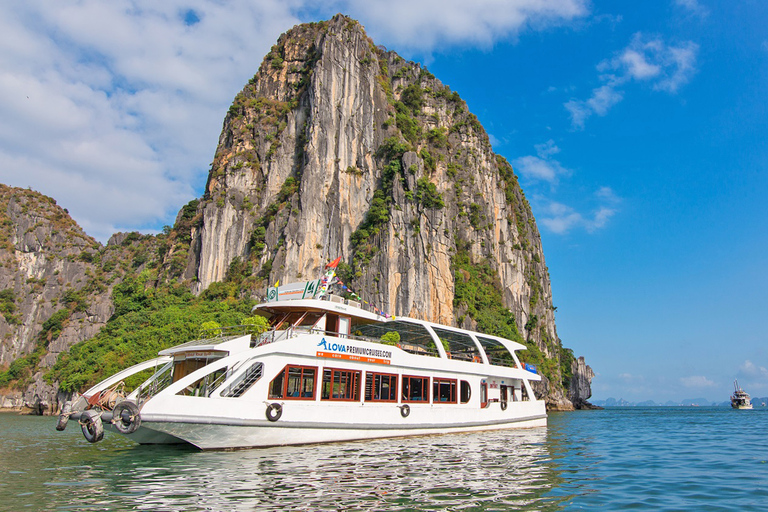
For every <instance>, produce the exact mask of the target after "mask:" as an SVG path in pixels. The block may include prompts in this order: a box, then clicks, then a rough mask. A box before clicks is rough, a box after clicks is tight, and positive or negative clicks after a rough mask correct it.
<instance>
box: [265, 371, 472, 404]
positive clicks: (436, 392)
mask: <svg viewBox="0 0 768 512" xmlns="http://www.w3.org/2000/svg"><path fill="white" fill-rule="evenodd" d="M317 375H318V369H317V367H314V366H295V365H288V366H286V367H285V368H284V369H283V371H281V372H280V373H279V374H278V375H277V376H276V377H275V378H274V379H273V380H272V382H271V383H270V385H269V398H270V399H293V400H314V399H315V398H316V396H317V380H318V379H317ZM430 380H431V384H432V385H431V387H430ZM398 385H399V388H400V392H401V394H400V399H401V400H402V401H403V402H416V403H418V402H427V403H428V402H430V400H432V401H433V402H434V403H447V404H451V403H452V404H455V403H458V402H459V401H460V402H461V403H463V404H465V403H467V402H469V399H470V396H471V394H472V391H471V388H470V385H469V382H467V381H465V380H462V381H458V380H457V379H448V378H438V377H433V378H430V377H422V376H415V375H403V376H402V377H399V376H398V375H395V374H391V373H379V372H365V380H364V381H363V372H362V371H360V370H343V369H336V368H325V369H323V373H322V379H321V380H320V390H319V394H320V399H321V400H337V401H349V402H359V401H360V395H361V393H362V394H363V396H364V399H365V401H367V402H397V401H398Z"/></svg>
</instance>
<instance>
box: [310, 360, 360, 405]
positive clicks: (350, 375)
mask: <svg viewBox="0 0 768 512" xmlns="http://www.w3.org/2000/svg"><path fill="white" fill-rule="evenodd" d="M361 375H362V372H360V371H352V370H337V369H335V368H326V369H324V370H323V386H322V391H321V392H320V398H321V399H322V400H347V401H356V400H360V380H361Z"/></svg>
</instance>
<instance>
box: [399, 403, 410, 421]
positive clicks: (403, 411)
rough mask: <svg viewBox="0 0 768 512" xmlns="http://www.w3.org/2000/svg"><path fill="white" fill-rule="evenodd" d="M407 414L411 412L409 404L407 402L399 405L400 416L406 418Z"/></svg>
mask: <svg viewBox="0 0 768 512" xmlns="http://www.w3.org/2000/svg"><path fill="white" fill-rule="evenodd" d="M409 414H411V406H410V405H408V404H403V405H401V406H400V416H402V417H403V418H407V417H408V415H409Z"/></svg>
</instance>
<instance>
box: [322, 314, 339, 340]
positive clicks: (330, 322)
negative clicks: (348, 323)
mask: <svg viewBox="0 0 768 512" xmlns="http://www.w3.org/2000/svg"><path fill="white" fill-rule="evenodd" d="M325 332H326V334H328V335H331V336H336V335H337V334H338V332H339V316H338V315H331V314H328V317H327V318H326V320H325Z"/></svg>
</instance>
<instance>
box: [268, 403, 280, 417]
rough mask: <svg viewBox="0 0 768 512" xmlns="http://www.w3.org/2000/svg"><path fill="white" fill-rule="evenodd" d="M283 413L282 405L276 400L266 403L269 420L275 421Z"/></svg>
mask: <svg viewBox="0 0 768 512" xmlns="http://www.w3.org/2000/svg"><path fill="white" fill-rule="evenodd" d="M282 415H283V406H282V405H280V404H279V403H277V402H272V403H271V404H269V405H267V419H268V420H269V421H277V420H279V419H280V416H282Z"/></svg>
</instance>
